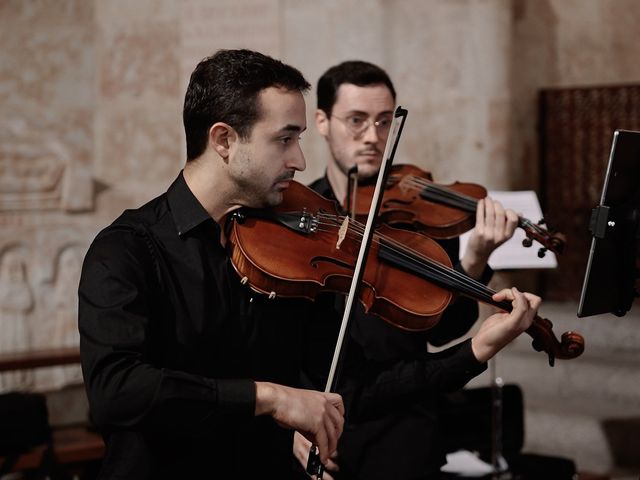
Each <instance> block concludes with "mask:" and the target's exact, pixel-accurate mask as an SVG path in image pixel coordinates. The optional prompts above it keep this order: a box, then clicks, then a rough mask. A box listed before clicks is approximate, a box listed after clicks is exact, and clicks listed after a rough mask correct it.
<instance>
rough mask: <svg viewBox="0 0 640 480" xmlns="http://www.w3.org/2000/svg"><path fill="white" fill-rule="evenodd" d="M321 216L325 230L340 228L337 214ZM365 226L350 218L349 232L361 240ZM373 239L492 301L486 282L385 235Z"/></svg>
mask: <svg viewBox="0 0 640 480" xmlns="http://www.w3.org/2000/svg"><path fill="white" fill-rule="evenodd" d="M319 216H320V217H321V218H324V219H328V220H329V221H328V222H327V221H325V222H319V224H321V225H324V226H328V227H330V228H329V229H325V230H323V231H333V230H334V229H335V228H338V226H339V225H341V224H342V221H341V220H338V219H339V218H340V217H336V216H335V215H327V214H321V215H319ZM363 228H364V226H363V225H362V224H360V222H356V221H353V220H350V221H349V228H348V232H350V233H351V232H353V233H354V235H351V236H350V238H352V239H354V240H356V241H358V240H360V238H361V236H362V232H363V231H364V230H363ZM373 241H374V242H375V243H376V244H377V245H380V247H381V248H382V247H384V248H387V249H389V250H390V251H391V252H393V253H394V254H396V255H399V256H401V257H403V258H405V259H406V260H408V261H416V260H418V261H419V262H420V266H422V267H426V268H428V269H429V270H430V271H431V272H434V273H436V274H438V275H439V276H441V277H442V278H444V279H446V280H449V281H451V282H453V283H457V284H459V285H462V286H463V287H465V288H466V289H467V290H470V292H471V293H473V294H475V295H477V296H479V297H480V298H484V299H485V301H488V302H489V303H491V301H490V300H491V295H492V294H493V293H495V292H494V291H492V290H491V289H489V288H488V287H486V286H485V285H484V284H482V283H480V282H477V281H476V280H474V279H472V278H470V277H468V276H467V275H465V274H463V273H460V272H458V271H457V270H454V269H452V268H449V267H447V266H445V265H442V264H441V263H439V262H436V261H434V260H432V259H430V258H428V257H426V256H425V255H424V254H423V253H421V252H418V251H416V250H414V249H412V248H410V247H407V246H406V245H403V244H401V243H400V242H398V241H396V240H394V239H391V238H389V237H386V236H384V235H380V234H376V237H374V240H373ZM382 241H384V242H386V245H385V244H383V243H382Z"/></svg>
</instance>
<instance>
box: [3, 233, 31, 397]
mask: <svg viewBox="0 0 640 480" xmlns="http://www.w3.org/2000/svg"><path fill="white" fill-rule="evenodd" d="M28 259H29V252H28V250H27V248H26V247H25V245H23V244H12V245H8V246H7V247H5V248H4V249H2V252H1V253H0V331H1V332H2V335H0V351H3V352H6V351H14V350H24V349H27V348H28V346H29V344H30V335H29V331H30V329H29V323H28V320H29V314H30V313H31V312H32V311H33V308H34V293H33V289H32V287H31V285H30V284H29V275H28V268H27V262H28ZM30 380H31V372H29V371H25V370H21V371H16V372H7V373H3V374H2V375H0V391H8V390H14V389H19V388H23V387H25V386H28V384H29V383H30Z"/></svg>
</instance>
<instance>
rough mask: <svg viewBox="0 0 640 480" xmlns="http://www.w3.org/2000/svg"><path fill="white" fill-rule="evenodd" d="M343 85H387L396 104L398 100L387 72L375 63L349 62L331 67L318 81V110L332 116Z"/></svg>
mask: <svg viewBox="0 0 640 480" xmlns="http://www.w3.org/2000/svg"><path fill="white" fill-rule="evenodd" d="M343 83H352V84H353V85H357V86H358V87H366V86H369V85H386V86H387V87H388V88H389V90H390V91H391V96H392V97H393V100H394V102H395V100H396V90H395V88H393V83H392V82H391V79H390V78H389V75H387V72H385V71H384V70H383V69H381V68H380V67H378V66H377V65H374V64H373V63H369V62H363V61H361V60H349V61H347V62H342V63H341V64H339V65H336V66H335V67H331V68H330V69H329V70H327V71H326V72H325V73H324V74H323V75H322V76H321V77H320V79H319V80H318V91H317V95H318V108H319V109H320V110H322V111H323V112H324V113H326V114H327V117H330V116H331V110H332V109H333V105H334V104H335V103H336V94H337V92H338V88H340V85H342V84H343Z"/></svg>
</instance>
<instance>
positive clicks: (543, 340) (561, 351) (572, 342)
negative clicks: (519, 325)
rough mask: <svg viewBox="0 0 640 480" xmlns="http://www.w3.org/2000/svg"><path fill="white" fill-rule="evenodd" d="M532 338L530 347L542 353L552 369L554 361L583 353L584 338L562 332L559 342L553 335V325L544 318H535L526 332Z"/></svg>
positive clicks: (573, 333)
mask: <svg viewBox="0 0 640 480" xmlns="http://www.w3.org/2000/svg"><path fill="white" fill-rule="evenodd" d="M526 332H527V333H528V334H529V335H530V336H531V337H532V338H533V342H531V346H532V347H533V349H534V350H536V351H538V352H542V351H544V352H545V353H546V354H547V355H548V356H549V365H550V366H551V367H553V365H554V363H555V359H556V358H558V359H560V360H570V359H572V358H576V357H579V356H580V355H582V352H584V337H583V336H582V335H580V334H579V333H577V332H571V331H569V332H564V333H563V334H562V335H561V337H560V339H561V340H560V341H558V339H557V338H556V336H555V334H554V333H553V323H551V321H550V320H548V319H546V318H542V317H540V316H536V317H535V318H534V319H533V323H532V324H531V326H530V327H529V328H528V329H527V330H526Z"/></svg>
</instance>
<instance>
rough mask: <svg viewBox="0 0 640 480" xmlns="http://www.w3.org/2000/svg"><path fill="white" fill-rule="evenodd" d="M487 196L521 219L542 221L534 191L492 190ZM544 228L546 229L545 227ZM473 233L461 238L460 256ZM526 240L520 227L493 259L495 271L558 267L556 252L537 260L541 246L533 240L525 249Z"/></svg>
mask: <svg viewBox="0 0 640 480" xmlns="http://www.w3.org/2000/svg"><path fill="white" fill-rule="evenodd" d="M488 195H489V196H490V197H491V198H493V199H494V200H497V201H499V202H500V203H501V204H502V205H503V206H504V207H505V208H510V209H511V210H514V211H515V212H516V213H518V214H519V215H520V216H522V217H525V218H528V219H529V220H531V221H532V222H534V223H537V222H538V220H540V219H541V218H542V209H541V208H540V202H539V201H538V196H537V195H536V193H535V192H534V191H533V190H522V191H516V192H509V191H490V192H489V193H488ZM543 227H545V226H544V225H543ZM470 234H471V232H470V231H469V232H467V233H465V234H463V235H461V236H460V256H461V257H462V255H463V254H464V251H465V249H466V246H467V242H468V240H469V235H470ZM525 238H526V234H525V232H524V230H523V229H521V228H517V229H516V231H515V233H514V234H513V237H512V238H511V239H510V240H509V241H508V242H506V243H504V244H503V245H501V246H500V247H498V248H497V249H496V250H495V251H494V252H493V254H492V255H491V258H489V265H490V266H491V268H493V269H494V270H507V269H521V268H556V267H557V266H558V261H557V259H556V256H555V254H554V253H553V252H551V251H548V250H547V252H546V253H545V256H544V258H539V257H538V249H539V248H540V247H542V245H540V243H538V242H536V241H535V240H534V241H533V245H531V247H529V248H526V247H524V246H523V245H522V240H524V239H525Z"/></svg>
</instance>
